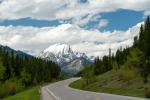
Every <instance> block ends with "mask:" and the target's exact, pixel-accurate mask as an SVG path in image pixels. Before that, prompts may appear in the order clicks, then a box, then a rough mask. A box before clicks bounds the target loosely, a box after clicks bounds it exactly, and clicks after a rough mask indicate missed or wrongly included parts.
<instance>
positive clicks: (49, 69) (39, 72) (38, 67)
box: [0, 46, 62, 100]
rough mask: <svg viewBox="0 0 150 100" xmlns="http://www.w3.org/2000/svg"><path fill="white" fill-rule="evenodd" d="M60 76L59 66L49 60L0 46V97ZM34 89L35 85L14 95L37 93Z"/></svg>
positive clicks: (51, 80)
mask: <svg viewBox="0 0 150 100" xmlns="http://www.w3.org/2000/svg"><path fill="white" fill-rule="evenodd" d="M61 76H62V75H61V70H60V67H59V66H58V65H57V64H55V63H53V62H51V61H45V60H42V59H39V58H35V57H32V56H28V55H20V54H17V53H16V52H15V51H14V50H8V47H5V46H0V99H3V98H5V97H8V96H11V95H15V94H16V93H19V92H21V91H24V90H27V89H31V88H32V87H35V86H38V85H41V84H44V83H50V82H53V81H54V80H59V79H61ZM36 90H37V87H35V88H33V89H31V90H29V91H28V90H27V91H26V92H22V93H21V94H17V95H15V96H14V97H18V98H19V97H21V98H23V97H26V96H27V95H28V94H30V96H31V95H32V94H33V93H35V95H37V91H36ZM33 97H34V94H33ZM35 97H36V96H35ZM26 98H30V97H28V96H27V97H26ZM26 100H30V99H26ZM31 100H37V99H31Z"/></svg>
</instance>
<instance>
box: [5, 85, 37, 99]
mask: <svg viewBox="0 0 150 100" xmlns="http://www.w3.org/2000/svg"><path fill="white" fill-rule="evenodd" d="M39 90H40V87H39V86H36V87H33V88H30V89H27V90H25V91H23V92H19V93H17V94H15V95H13V96H9V97H7V98H4V99H3V100H40V92H39Z"/></svg>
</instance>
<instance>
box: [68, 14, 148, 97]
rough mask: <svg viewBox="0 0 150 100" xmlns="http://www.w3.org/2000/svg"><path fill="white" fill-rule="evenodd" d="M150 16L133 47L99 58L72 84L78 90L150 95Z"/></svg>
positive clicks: (142, 26)
mask: <svg viewBox="0 0 150 100" xmlns="http://www.w3.org/2000/svg"><path fill="white" fill-rule="evenodd" d="M149 74H150V18H149V17H148V18H147V20H146V21H145V23H144V25H141V29H140V33H139V36H137V37H135V38H134V43H133V46H132V47H126V48H125V49H122V47H120V49H118V50H117V52H116V54H111V49H110V50H109V55H108V56H104V57H103V58H102V59H100V58H96V59H95V62H94V64H93V65H91V66H89V67H87V68H85V69H84V70H83V71H82V72H80V73H79V75H81V76H82V79H81V80H78V81H76V82H74V83H72V84H71V85H70V86H71V87H74V88H78V89H83V90H88V91H95V92H105V93H113V94H119V95H129V96H137V97H146V98H150V75H149Z"/></svg>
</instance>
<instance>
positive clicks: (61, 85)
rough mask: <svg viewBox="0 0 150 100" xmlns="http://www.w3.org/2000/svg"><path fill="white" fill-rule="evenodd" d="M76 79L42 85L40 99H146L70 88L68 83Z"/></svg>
mask: <svg viewBox="0 0 150 100" xmlns="http://www.w3.org/2000/svg"><path fill="white" fill-rule="evenodd" d="M77 79H79V78H71V79H67V80H64V81H60V82H56V83H53V84H50V85H48V86H46V87H43V88H42V89H41V100H147V99H143V98H135V97H128V96H120V95H112V94H106V93H96V92H89V91H82V90H77V89H72V88H70V87H69V86H68V85H69V84H70V83H71V82H73V81H75V80H77Z"/></svg>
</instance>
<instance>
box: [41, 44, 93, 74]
mask: <svg viewBox="0 0 150 100" xmlns="http://www.w3.org/2000/svg"><path fill="white" fill-rule="evenodd" d="M38 57H39V58H42V59H45V60H50V61H53V62H56V63H57V64H59V65H60V66H61V69H62V71H63V72H64V73H66V74H68V75H75V74H76V73H78V72H79V71H81V70H82V69H83V68H84V66H87V65H90V64H92V62H93V61H92V60H91V59H92V58H91V57H88V56H87V55H86V54H85V53H81V52H75V51H73V50H72V48H71V47H70V45H67V44H59V43H58V44H54V45H51V46H49V47H48V48H46V49H45V50H43V51H41V52H40V54H39V55H38Z"/></svg>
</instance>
